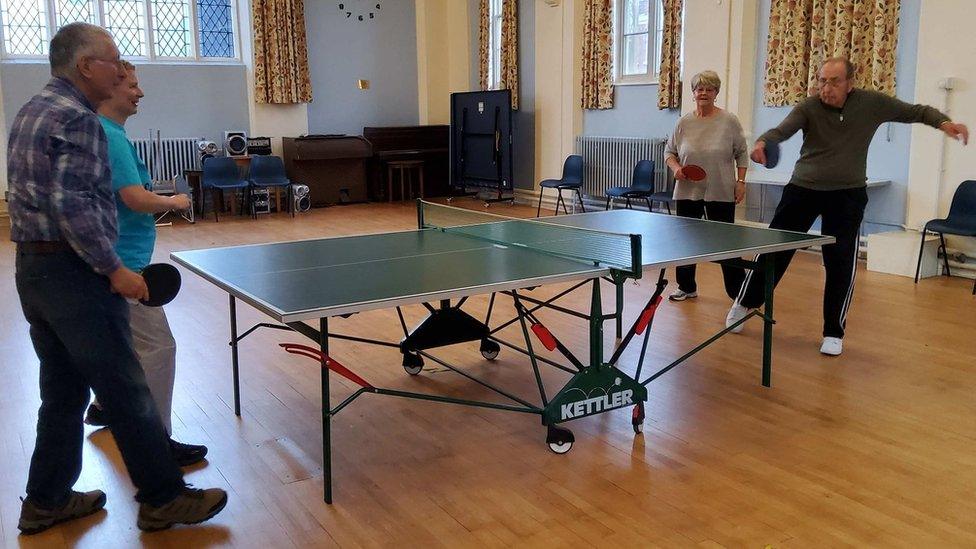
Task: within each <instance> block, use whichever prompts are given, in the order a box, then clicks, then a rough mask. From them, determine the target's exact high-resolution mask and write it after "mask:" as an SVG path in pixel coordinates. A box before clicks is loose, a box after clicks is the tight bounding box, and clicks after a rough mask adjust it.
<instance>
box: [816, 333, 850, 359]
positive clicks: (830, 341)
mask: <svg viewBox="0 0 976 549" xmlns="http://www.w3.org/2000/svg"><path fill="white" fill-rule="evenodd" d="M843 350H844V340H843V339H841V338H839V337H825V338H824V340H823V345H821V346H820V352H821V353H823V354H825V355H830V356H837V355H839V354H840V353H841V352H843Z"/></svg>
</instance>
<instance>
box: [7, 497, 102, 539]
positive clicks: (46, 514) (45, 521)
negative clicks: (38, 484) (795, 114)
mask: <svg viewBox="0 0 976 549" xmlns="http://www.w3.org/2000/svg"><path fill="white" fill-rule="evenodd" d="M102 507H105V492H103V491H101V490H92V491H91V492H74V491H72V492H71V495H70V496H68V501H67V503H65V504H64V505H62V506H61V507H59V508H57V509H45V508H43V507H40V506H38V505H36V504H35V503H34V502H32V501H31V500H30V499H25V500H24V503H23V505H21V507H20V522H19V523H18V524H17V528H19V529H20V533H21V534H23V535H25V536H29V535H31V534H37V533H38V532H43V531H44V530H47V529H48V528H50V527H52V526H54V525H55V524H60V523H62V522H65V521H69V520H74V519H76V518H81V517H87V516H88V515H91V514H93V513H97V512H98V511H99V510H101V508H102Z"/></svg>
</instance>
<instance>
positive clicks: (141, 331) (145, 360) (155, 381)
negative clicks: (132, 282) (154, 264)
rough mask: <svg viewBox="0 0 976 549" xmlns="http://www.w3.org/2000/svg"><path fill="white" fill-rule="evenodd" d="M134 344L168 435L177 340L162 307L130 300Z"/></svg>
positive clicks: (170, 421)
mask: <svg viewBox="0 0 976 549" xmlns="http://www.w3.org/2000/svg"><path fill="white" fill-rule="evenodd" d="M129 327H130V329H131V330H132V347H133V348H134V349H135V351H136V354H137V355H138V356H139V363H140V364H141V365H142V369H143V371H144V372H145V373H146V383H147V384H148V385H149V392H150V393H151V394H152V397H153V400H154V401H155V402H156V408H157V409H158V410H159V417H160V419H161V420H162V421H163V426H164V427H166V432H167V433H168V434H169V435H172V434H173V424H172V418H171V416H172V415H173V384H174V383H175V382H176V339H174V338H173V332H172V331H171V330H170V328H169V321H168V320H166V313H165V312H164V311H163V308H162V307H146V306H145V305H143V304H141V303H138V302H131V301H130V302H129Z"/></svg>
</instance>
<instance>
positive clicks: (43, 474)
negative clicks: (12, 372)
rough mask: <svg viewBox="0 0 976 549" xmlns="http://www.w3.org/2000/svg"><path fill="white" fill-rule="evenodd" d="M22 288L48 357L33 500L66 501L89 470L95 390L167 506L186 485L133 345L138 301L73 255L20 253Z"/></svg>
mask: <svg viewBox="0 0 976 549" xmlns="http://www.w3.org/2000/svg"><path fill="white" fill-rule="evenodd" d="M17 292H18V293H19V294H20V303H21V307H23V310H24V316H25V317H26V318H27V322H29V323H30V336H31V340H32V341H33V343H34V350H35V351H36V352H37V358H38V359H39V360H40V385H41V407H40V410H39V411H38V413H37V443H36V445H35V447H34V455H33V457H31V464H30V473H29V475H28V479H27V497H29V498H30V499H31V500H32V501H34V502H35V503H36V504H37V505H40V506H41V507H57V506H60V505H62V504H63V503H64V502H65V501H66V500H67V498H68V495H69V494H70V490H71V487H72V486H73V485H74V483H75V482H76V481H77V480H78V477H79V476H80V475H81V456H82V443H83V440H84V429H83V428H82V416H83V414H84V412H85V407H86V406H87V405H88V398H89V395H88V392H89V388H91V389H92V390H93V391H94V392H95V396H97V397H98V401H99V402H100V403H101V404H102V407H103V409H104V410H105V412H106V414H107V417H108V420H109V427H110V428H111V430H112V435H113V436H114V437H115V441H116V443H117V444H118V446H119V450H120V451H121V453H122V459H123V461H125V466H126V468H127V469H128V471H129V476H130V477H131V478H132V482H133V484H135V486H136V488H137V490H138V492H137V494H136V500H137V501H140V502H145V503H149V504H152V505H160V504H163V503H166V502H169V501H171V500H172V499H173V498H174V497H176V496H177V495H178V494H179V492H180V491H181V490H182V489H183V487H184V483H183V474H182V472H181V471H180V469H179V466H178V465H177V464H176V462H175V461H174V460H173V457H172V455H170V448H169V442H168V440H167V435H166V431H165V430H164V429H163V424H162V422H161V421H160V419H159V413H158V412H157V411H156V405H155V404H154V402H153V399H152V396H151V395H150V393H149V388H148V387H147V386H146V377H145V374H144V373H143V371H142V367H141V366H140V365H139V360H138V358H137V357H136V354H135V351H133V350H132V341H131V334H130V330H129V316H128V314H129V313H128V311H129V307H128V304H127V303H126V302H125V300H124V299H123V298H122V297H120V296H118V295H116V294H113V293H112V292H111V290H110V285H109V281H108V278H106V277H104V276H102V275H99V274H97V273H95V272H94V271H93V270H92V269H91V268H90V267H89V266H88V265H87V264H86V263H85V262H84V261H82V259H81V258H79V257H78V256H77V255H75V254H74V253H72V252H57V253H43V254H42V253H29V252H25V251H22V250H19V249H18V251H17Z"/></svg>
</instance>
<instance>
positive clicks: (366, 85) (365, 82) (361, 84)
mask: <svg viewBox="0 0 976 549" xmlns="http://www.w3.org/2000/svg"><path fill="white" fill-rule="evenodd" d="M357 85H358V86H359V89H361V90H368V89H369V80H363V79H360V80H359V81H358V82H357Z"/></svg>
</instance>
